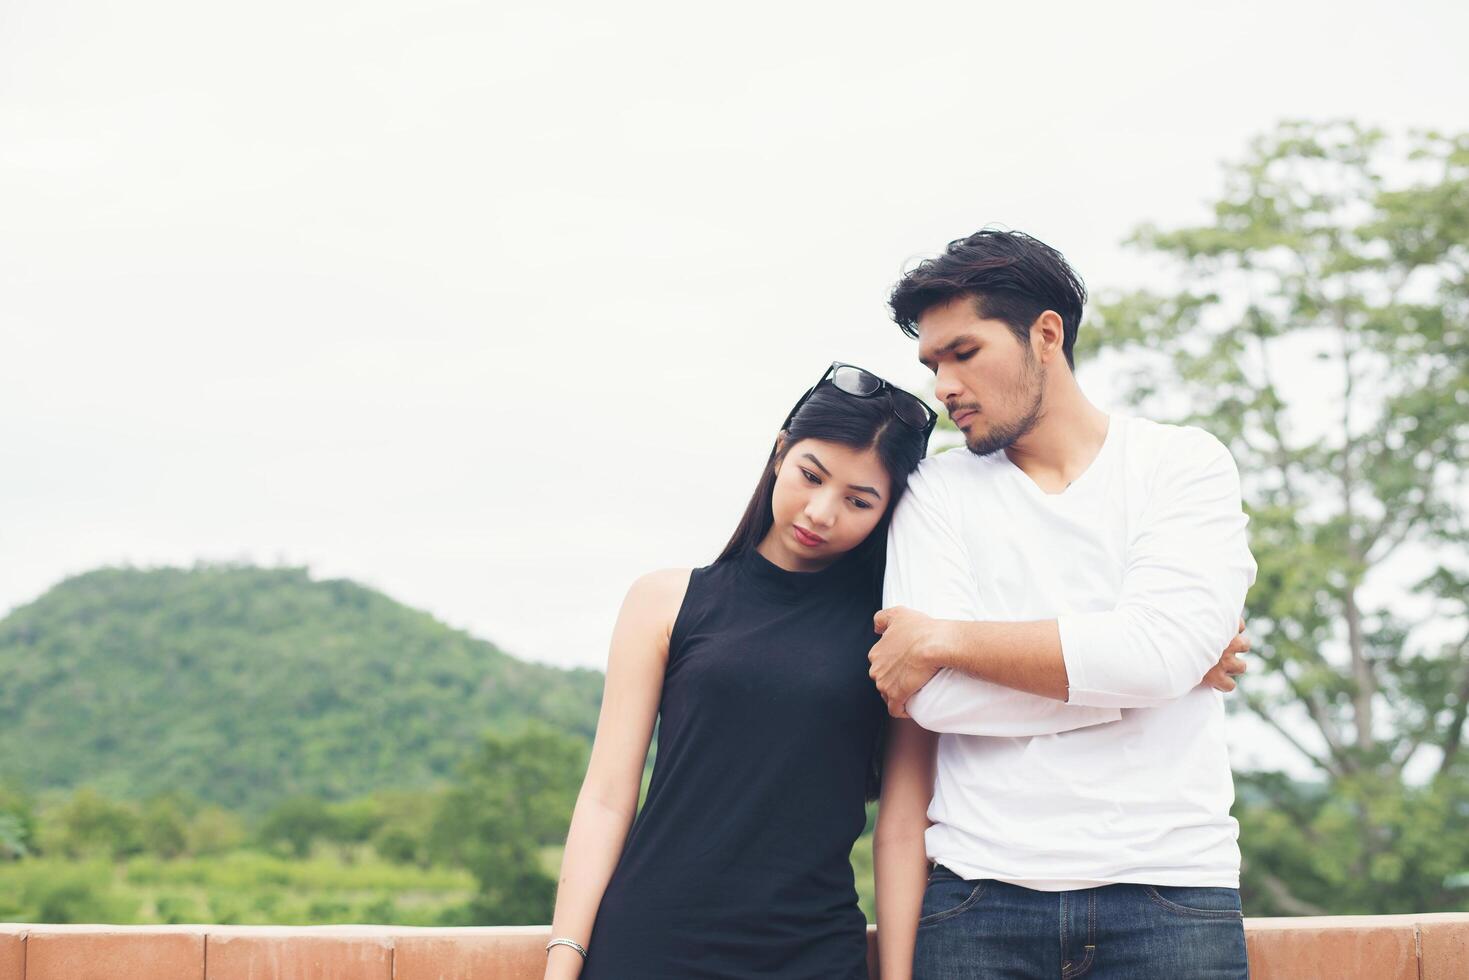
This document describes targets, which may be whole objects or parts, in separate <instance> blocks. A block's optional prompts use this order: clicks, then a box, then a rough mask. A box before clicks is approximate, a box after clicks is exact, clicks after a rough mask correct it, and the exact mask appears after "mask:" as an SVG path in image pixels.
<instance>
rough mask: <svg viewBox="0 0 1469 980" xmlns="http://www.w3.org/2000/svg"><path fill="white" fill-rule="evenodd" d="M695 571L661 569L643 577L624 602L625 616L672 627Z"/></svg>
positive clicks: (637, 580)
mask: <svg viewBox="0 0 1469 980" xmlns="http://www.w3.org/2000/svg"><path fill="white" fill-rule="evenodd" d="M693 572H694V570H693V569H692V568H660V569H658V570H657V571H656V572H648V573H647V574H646V575H641V576H639V577H638V578H637V579H636V580H635V581H634V582H633V584H632V586H631V587H629V588H628V590H627V598H626V599H624V600H623V603H622V607H623V612H624V614H631V615H634V616H637V617H638V618H639V619H644V620H647V621H654V622H658V623H660V624H665V625H667V626H670V627H671V626H672V625H673V620H674V618H675V617H677V616H678V610H679V608H680V607H681V606H682V605H683V600H684V594H685V593H687V592H688V590H689V577H690V576H691V575H692V574H693Z"/></svg>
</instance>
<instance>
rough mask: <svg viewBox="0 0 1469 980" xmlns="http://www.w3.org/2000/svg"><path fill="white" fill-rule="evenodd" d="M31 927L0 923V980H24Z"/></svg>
mask: <svg viewBox="0 0 1469 980" xmlns="http://www.w3.org/2000/svg"><path fill="white" fill-rule="evenodd" d="M28 928H29V926H24V925H17V924H12V923H8V922H6V923H0V980H24V978H25V963H26V945H25V938H26V930H27V929H28Z"/></svg>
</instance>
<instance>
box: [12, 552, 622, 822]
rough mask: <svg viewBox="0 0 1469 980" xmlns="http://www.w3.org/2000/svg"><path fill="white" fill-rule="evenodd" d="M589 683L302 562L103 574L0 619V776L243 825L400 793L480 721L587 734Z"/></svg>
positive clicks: (454, 751) (590, 724) (592, 691)
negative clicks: (300, 799)
mask: <svg viewBox="0 0 1469 980" xmlns="http://www.w3.org/2000/svg"><path fill="white" fill-rule="evenodd" d="M601 689H602V675H601V674H600V673H598V672H596V671H591V670H570V671H568V670H558V669H556V668H553V667H544V666H539V665H535V664H528V663H524V662H522V661H519V660H516V659H515V658H513V657H511V656H509V655H507V654H505V653H503V652H502V651H500V650H499V649H497V648H496V647H495V646H494V645H493V644H490V643H487V642H485V641H483V640H478V639H475V638H474V637H472V636H469V635H468V634H466V633H464V632H462V631H459V630H455V629H451V628H449V627H448V626H445V625H444V624H443V623H440V622H438V621H437V620H435V619H434V618H433V617H432V616H430V615H428V614H427V613H424V612H420V611H418V610H415V609H410V608H408V607H407V606H403V605H401V604H399V603H397V602H394V601H393V600H391V599H389V598H388V597H387V596H384V595H382V594H381V593H379V592H375V591H373V590H372V589H368V588H365V587H363V586H361V585H358V584H356V583H354V582H350V581H346V580H329V581H315V580H313V579H311V577H310V576H309V574H308V572H307V571H306V570H305V569H301V568H271V569H266V568H255V567H249V566H235V565H226V566H201V567H196V568H193V569H177V568H166V569H156V570H146V571H145V570H135V569H123V568H108V569H101V570H98V571H93V572H88V573H86V574H84V575H80V576H77V577H75V578H72V579H69V580H67V581H65V582H62V583H61V584H60V585H57V586H56V587H55V588H53V589H51V590H50V591H49V592H47V593H46V594H45V595H43V596H41V597H40V598H39V599H37V600H36V601H35V602H32V603H30V604H29V605H26V606H22V607H21V608H19V609H16V610H15V611H14V612H12V613H11V614H10V615H9V616H7V617H6V618H5V619H3V620H0V776H9V777H16V778H19V780H20V781H21V782H22V784H23V785H25V786H27V787H28V788H30V789H31V790H42V789H47V788H53V787H54V788H69V787H72V786H76V785H78V784H82V783H89V784H92V785H94V786H96V787H97V788H98V789H99V790H100V791H102V792H103V793H105V794H107V795H109V796H114V797H119V798H143V797H147V796H149V795H151V794H153V793H157V792H162V791H166V790H180V791H183V792H186V793H190V794H192V795H194V796H197V797H198V798H200V799H202V800H206V801H210V802H214V803H218V804H221V805H223V806H226V807H229V808H231V809H235V810H238V811H240V812H243V813H252V812H254V813H258V812H260V811H262V810H264V809H266V808H268V807H269V806H271V805H273V804H275V803H277V802H279V801H280V800H281V799H283V798H286V797H289V796H293V795H296V794H302V793H305V794H312V795H317V796H322V797H325V798H328V799H331V798H343V797H349V796H354V795H357V794H360V793H364V792H368V791H370V790H373V789H377V788H380V787H396V788H413V787H417V786H424V785H427V784H429V783H431V782H433V781H435V780H436V779H438V778H440V777H444V776H447V775H449V774H451V773H452V771H453V768H454V766H455V765H456V763H458V761H459V760H460V759H461V758H462V757H463V756H464V755H465V754H466V753H467V752H468V750H469V749H470V748H471V746H472V744H473V743H474V741H475V740H476V738H477V737H478V735H479V734H480V733H481V732H482V731H484V730H485V729H486V728H495V729H508V728H513V727H515V726H516V725H517V724H520V723H523V722H525V721H527V720H529V719H540V720H544V721H547V722H549V723H551V724H552V725H555V726H556V727H558V728H560V729H562V730H565V731H570V732H574V733H576V734H579V735H582V736H585V737H587V738H590V737H591V734H592V732H593V730H594V727H595V724H596V712H597V705H598V702H599V699H600V696H601Z"/></svg>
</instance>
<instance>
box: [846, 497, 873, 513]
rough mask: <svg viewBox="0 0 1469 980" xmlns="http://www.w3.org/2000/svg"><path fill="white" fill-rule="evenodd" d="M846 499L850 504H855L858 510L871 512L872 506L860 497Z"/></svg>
mask: <svg viewBox="0 0 1469 980" xmlns="http://www.w3.org/2000/svg"><path fill="white" fill-rule="evenodd" d="M847 499H848V500H850V501H851V502H852V503H854V504H856V505H857V509H858V510H871V509H872V505H871V504H869V503H868V502H867V501H865V500H863V499H862V498H861V497H848V498H847Z"/></svg>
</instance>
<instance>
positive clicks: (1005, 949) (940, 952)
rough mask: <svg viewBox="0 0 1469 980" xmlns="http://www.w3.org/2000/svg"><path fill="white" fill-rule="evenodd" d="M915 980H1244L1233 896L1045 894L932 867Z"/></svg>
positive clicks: (1164, 890)
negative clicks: (1086, 979) (965, 876)
mask: <svg viewBox="0 0 1469 980" xmlns="http://www.w3.org/2000/svg"><path fill="white" fill-rule="evenodd" d="M913 977H914V980H1074V978H1080V977H1086V978H1088V980H1154V978H1156V980H1248V978H1249V966H1248V964H1247V963H1246V962H1245V930H1244V917H1243V915H1242V913H1241V911H1240V904H1239V892H1238V890H1236V889H1233V888H1175V887H1168V886H1163V885H1106V886H1103V887H1100V888H1082V889H1079V890H1076V891H1065V892H1040V891H1033V890H1031V889H1029V888H1021V887H1019V886H1017V885H1007V884H1005V883H1004V882H1000V881H994V880H991V879H988V878H982V879H979V880H977V881H966V880H964V879H963V878H960V877H959V876H958V875H956V874H955V873H954V872H952V871H950V870H949V869H948V868H946V867H944V866H943V865H941V864H940V865H935V866H934V869H933V873H932V874H930V875H929V879H928V889H927V891H926V892H925V893H924V896H923V912H922V918H920V919H919V920H918V948H917V951H916V953H915V955H914V958H913Z"/></svg>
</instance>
